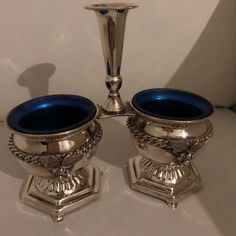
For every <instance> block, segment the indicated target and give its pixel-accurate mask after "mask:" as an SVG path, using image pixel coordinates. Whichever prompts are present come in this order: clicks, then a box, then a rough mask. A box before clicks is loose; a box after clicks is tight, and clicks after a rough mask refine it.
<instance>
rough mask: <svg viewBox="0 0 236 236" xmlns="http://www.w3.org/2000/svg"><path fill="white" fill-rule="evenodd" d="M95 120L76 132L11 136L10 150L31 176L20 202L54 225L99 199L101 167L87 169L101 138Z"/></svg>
mask: <svg viewBox="0 0 236 236" xmlns="http://www.w3.org/2000/svg"><path fill="white" fill-rule="evenodd" d="M95 118H96V117H94V118H93V119H92V120H91V121H89V122H88V123H87V124H85V125H83V126H81V127H80V128H77V129H75V130H69V131H66V132H63V133H56V134H50V135H34V134H25V133H19V132H17V131H15V130H12V131H13V134H11V135H10V137H9V141H8V146H9V149H10V151H11V153H12V154H13V155H14V156H15V157H16V158H17V160H18V161H19V163H20V165H21V166H22V167H23V168H24V169H25V170H26V171H27V172H28V173H29V174H30V175H29V178H28V181H27V183H26V185H25V187H24V190H23V193H22V195H21V199H22V201H23V202H25V203H27V204H28V205H31V206H32V207H35V208H37V209H39V210H41V211H44V212H46V213H49V214H50V215H51V216H52V218H53V219H54V221H55V222H60V221H62V220H63V218H64V215H65V214H66V213H68V212H70V211H72V210H74V209H76V208H78V207H81V206H83V205H85V204H87V203H89V202H91V201H93V200H94V199H96V198H97V197H98V196H99V189H100V175H101V172H100V170H99V168H98V167H96V166H92V165H88V164H89V161H90V158H91V157H92V156H93V154H94V153H95V151H96V148H97V145H98V143H99V141H100V140H101V137H102V128H101V126H100V124H99V123H98V122H97V121H96V120H95Z"/></svg>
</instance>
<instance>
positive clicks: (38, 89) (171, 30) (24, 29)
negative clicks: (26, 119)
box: [0, 0, 236, 119]
mask: <svg viewBox="0 0 236 236" xmlns="http://www.w3.org/2000/svg"><path fill="white" fill-rule="evenodd" d="M104 2H106V1H104ZM110 2H112V1H110ZM133 2H134V3H137V4H138V5H139V6H140V7H139V8H137V9H135V10H131V11H130V13H129V15H128V17H127V24H126V36H125V45H124V53H123V62H122V73H121V74H122V76H123V79H124V83H123V87H122V90H121V93H122V97H123V100H130V99H131V97H132V95H133V94H134V93H136V92H137V91H139V90H142V89H146V88H150V87H164V86H167V87H176V88H182V89H187V90H190V91H194V92H197V93H199V94H201V95H203V96H205V97H207V98H208V99H210V100H211V101H212V102H213V103H214V104H216V105H224V106H230V105H232V104H233V103H235V102H236V27H235V23H236V1H235V0H207V1H205V0H178V1H176V0H146V1H138V0H136V1H133ZM89 3H95V1H85V0H70V1H68V0H50V1H48V0H41V1H38V0H20V1H18V0H11V1H9V0H0V119H3V118H4V117H5V115H6V113H7V112H8V111H9V109H11V108H12V107H14V106H15V105H17V104H18V103H20V102H23V101H25V100H28V99H30V98H31V97H37V96H42V95H46V94H55V93H73V94H79V95H82V96H86V97H89V98H90V99H92V100H93V101H95V102H96V103H103V101H105V97H106V93H107V90H106V88H105V85H104V78H105V66H104V64H103V57H102V50H101V45H100V38H99V33H98V27H97V19H96V17H95V14H94V13H93V12H92V11H87V10H85V9H83V7H84V6H85V5H87V4H89Z"/></svg>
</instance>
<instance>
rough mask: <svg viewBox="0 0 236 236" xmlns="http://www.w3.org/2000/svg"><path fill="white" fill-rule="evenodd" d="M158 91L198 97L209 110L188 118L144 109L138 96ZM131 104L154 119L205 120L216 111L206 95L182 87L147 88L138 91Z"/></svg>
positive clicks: (138, 111) (140, 112)
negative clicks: (181, 88)
mask: <svg viewBox="0 0 236 236" xmlns="http://www.w3.org/2000/svg"><path fill="white" fill-rule="evenodd" d="M154 92H155V93H156V94H157V95H158V93H160V92H161V93H163V92H167V93H173V94H179V95H185V96H186V97H188V96H189V97H191V98H194V99H196V101H198V102H201V103H202V104H204V105H205V106H207V108H208V112H206V113H205V114H203V115H200V116H193V117H188V118H179V117H178V118H176V117H170V116H163V115H158V114H156V113H153V112H150V111H148V110H146V109H143V108H142V107H141V106H140V104H139V103H138V101H137V98H139V97H141V96H145V95H146V96H148V95H149V94H150V93H154ZM131 106H132V107H133V109H134V110H135V111H136V112H137V113H139V114H141V115H142V116H143V117H149V118H151V119H153V120H154V121H155V120H156V121H160V120H162V121H173V122H195V121H201V120H205V119H207V118H208V117H209V116H211V115H212V114H213V112H214V107H213V105H212V104H211V103H210V102H209V101H208V100H207V99H205V98H204V97H202V96H200V95H198V94H195V93H192V92H189V91H185V90H180V89H170V88H152V89H146V90H142V91H140V92H138V93H136V94H135V95H134V96H133V98H132V100H131Z"/></svg>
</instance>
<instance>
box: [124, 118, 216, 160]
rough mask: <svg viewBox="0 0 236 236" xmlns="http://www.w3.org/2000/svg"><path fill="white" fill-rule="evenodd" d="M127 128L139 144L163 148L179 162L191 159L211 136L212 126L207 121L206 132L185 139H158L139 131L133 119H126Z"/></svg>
mask: <svg viewBox="0 0 236 236" xmlns="http://www.w3.org/2000/svg"><path fill="white" fill-rule="evenodd" d="M127 127H128V128H129V130H130V132H131V133H132V135H133V136H134V138H135V139H136V140H138V142H139V143H144V144H149V145H152V146H156V147H159V148H163V149H165V150H166V151H168V152H169V153H171V154H172V155H173V157H174V158H175V159H176V160H178V161H179V162H184V161H188V160H190V159H192V156H193V154H194V153H195V152H196V151H197V150H198V149H200V147H201V146H202V145H203V144H204V143H206V142H207V140H208V139H209V138H210V137H211V136H212V135H213V125H212V123H211V122H210V121H207V130H206V132H205V133H203V134H202V135H201V136H199V137H187V138H185V139H180V138H170V137H168V138H159V137H155V136H152V135H150V134H147V133H145V132H143V131H140V130H139V129H138V128H137V127H136V125H135V122H134V117H129V118H128V120H127Z"/></svg>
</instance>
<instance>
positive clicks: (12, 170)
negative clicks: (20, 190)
mask: <svg viewBox="0 0 236 236" xmlns="http://www.w3.org/2000/svg"><path fill="white" fill-rule="evenodd" d="M2 126H3V125H2V124H1V127H2ZM9 134H10V133H9V132H8V131H7V130H6V129H3V128H1V134H0V147H1V153H0V170H1V171H2V172H4V173H5V174H7V175H11V176H13V177H15V178H18V179H25V178H26V176H27V173H26V172H25V171H24V169H23V168H22V167H21V166H20V165H19V163H18V162H17V160H16V158H15V157H14V156H13V155H12V154H11V153H10V151H9V150H8V146H7V140H8V136H9Z"/></svg>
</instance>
